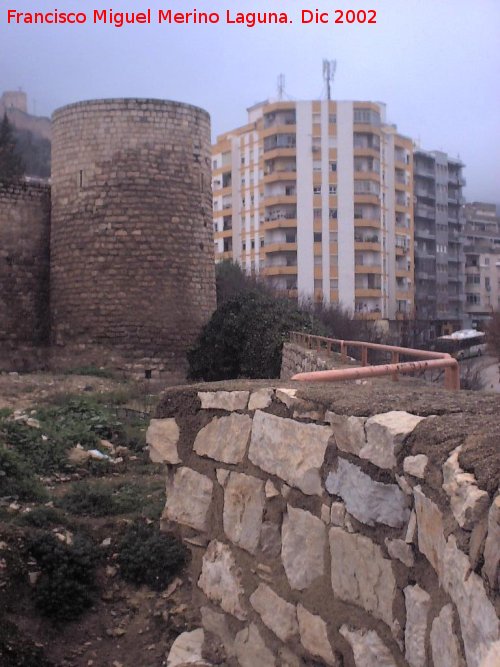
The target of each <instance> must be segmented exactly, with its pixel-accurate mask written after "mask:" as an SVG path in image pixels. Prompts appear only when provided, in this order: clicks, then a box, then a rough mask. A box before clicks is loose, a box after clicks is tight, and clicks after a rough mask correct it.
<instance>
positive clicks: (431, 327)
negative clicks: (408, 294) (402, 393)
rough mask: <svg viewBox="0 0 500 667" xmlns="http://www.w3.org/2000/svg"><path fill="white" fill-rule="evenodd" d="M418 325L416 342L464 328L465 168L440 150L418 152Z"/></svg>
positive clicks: (416, 223) (416, 229)
mask: <svg viewBox="0 0 500 667" xmlns="http://www.w3.org/2000/svg"><path fill="white" fill-rule="evenodd" d="M413 160H414V162H413V173H414V178H415V182H414V192H415V207H414V212H415V227H414V228H415V320H417V321H418V322H419V323H420V324H421V327H420V334H419V340H418V342H421V343H424V342H426V341H427V340H429V339H432V338H434V337H436V336H441V335H443V334H446V333H451V332H452V331H455V330H457V329H460V328H461V327H462V319H463V314H464V302H465V292H464V279H465V254H464V249H463V242H464V236H463V233H464V217H463V210H462V208H463V203H464V199H463V197H462V188H463V186H464V185H465V179H464V177H463V174H462V172H463V167H464V165H463V164H462V163H461V162H460V160H454V159H452V158H450V157H449V156H448V155H447V154H446V153H442V152H440V151H431V152H426V151H422V150H415V152H414V155H413Z"/></svg>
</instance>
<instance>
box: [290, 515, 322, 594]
mask: <svg viewBox="0 0 500 667" xmlns="http://www.w3.org/2000/svg"><path fill="white" fill-rule="evenodd" d="M281 539H282V547H281V558H282V560H283V567H284V568H285V573H286V576H287V579H288V581H289V583H290V586H291V587H292V588H295V589H296V590H299V591H301V590H304V589H305V588H307V587H308V586H310V585H311V584H312V583H313V581H314V580H315V579H317V578H318V577H321V576H323V574H324V572H325V545H326V528H325V524H324V523H323V521H321V519H318V518H317V517H315V516H314V515H313V514H311V513H310V512H306V511H305V510H301V509H298V508H295V507H291V506H290V505H288V511H287V514H286V515H285V518H284V519H283V527H282V536H281Z"/></svg>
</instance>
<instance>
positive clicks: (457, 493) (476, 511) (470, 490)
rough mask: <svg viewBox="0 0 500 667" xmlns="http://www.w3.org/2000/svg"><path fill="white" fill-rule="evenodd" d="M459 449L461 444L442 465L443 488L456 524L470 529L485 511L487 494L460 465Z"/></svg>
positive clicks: (487, 500)
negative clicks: (448, 498)
mask: <svg viewBox="0 0 500 667" xmlns="http://www.w3.org/2000/svg"><path fill="white" fill-rule="evenodd" d="M461 450H462V447H461V446H460V447H457V448H456V449H454V450H453V452H452V453H451V454H450V456H449V458H448V459H447V460H446V461H445V463H444V465H443V489H444V490H445V491H446V493H447V494H448V496H449V497H450V503H451V511H452V512H453V516H454V517H455V519H456V521H457V523H458V525H459V526H460V527H461V528H465V530H472V529H473V528H474V526H475V524H476V523H477V522H478V521H479V520H480V519H481V517H482V516H483V515H484V514H485V513H486V511H487V509H488V506H489V496H488V494H487V493H486V491H482V490H481V489H479V488H478V486H477V483H476V479H475V477H474V475H472V474H471V473H467V472H464V471H463V470H462V468H461V467H460V465H459V463H458V457H459V455H460V452H461Z"/></svg>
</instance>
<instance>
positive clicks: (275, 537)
mask: <svg viewBox="0 0 500 667" xmlns="http://www.w3.org/2000/svg"><path fill="white" fill-rule="evenodd" d="M260 548H261V550H262V553H263V554H264V555H265V556H267V557H268V558H276V557H277V556H279V555H280V554H281V531H280V528H279V526H278V525H277V524H275V523H271V521H264V523H263V524H262V530H261V531H260Z"/></svg>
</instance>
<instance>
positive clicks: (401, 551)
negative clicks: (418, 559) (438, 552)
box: [384, 537, 415, 567]
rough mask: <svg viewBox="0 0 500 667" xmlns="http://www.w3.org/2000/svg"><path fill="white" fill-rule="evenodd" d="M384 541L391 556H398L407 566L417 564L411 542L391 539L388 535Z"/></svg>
mask: <svg viewBox="0 0 500 667" xmlns="http://www.w3.org/2000/svg"><path fill="white" fill-rule="evenodd" d="M384 542H385V546H386V547H387V551H388V552H389V556H390V557H391V558H397V559H398V560H400V561H401V562H402V563H404V564H405V565H406V567H413V566H414V565H415V557H414V556H413V550H412V548H411V545H410V544H406V542H405V541H404V540H391V539H390V538H388V537H386V538H385V540H384Z"/></svg>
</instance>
